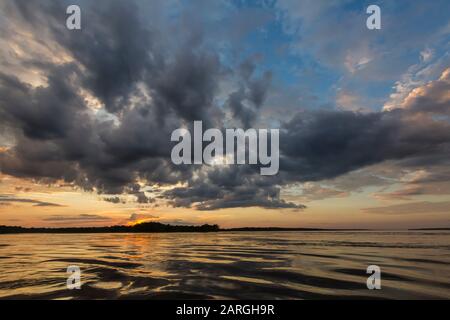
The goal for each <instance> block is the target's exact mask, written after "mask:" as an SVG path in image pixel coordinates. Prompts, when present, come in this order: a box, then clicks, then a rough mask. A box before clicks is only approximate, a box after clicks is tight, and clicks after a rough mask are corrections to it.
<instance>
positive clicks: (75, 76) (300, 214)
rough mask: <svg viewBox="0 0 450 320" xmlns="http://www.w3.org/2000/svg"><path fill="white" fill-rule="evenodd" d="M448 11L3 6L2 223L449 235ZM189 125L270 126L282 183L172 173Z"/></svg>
mask: <svg viewBox="0 0 450 320" xmlns="http://www.w3.org/2000/svg"><path fill="white" fill-rule="evenodd" d="M70 4H76V5H78V6H79V7H80V9H81V30H69V29H68V28H67V27H66V19H67V17H68V15H67V14H66V8H67V6H69V5H70ZM372 4H375V5H378V6H379V7H380V9H381V29H379V30H376V29H375V30H369V29H368V28H367V27H366V20H367V18H368V17H369V14H367V13H366V9H367V7H368V6H369V5H372ZM448 12H450V2H449V1H447V0H442V1H440V0H436V1H426V0H408V1H406V0H398V1H352V0H340V1H333V0H330V1H316V0H314V1H313V0H259V1H257V0H254V1H243V0H240V1H238V0H217V1H207V0H198V1H197V0H194V1H181V0H149V1H143V0H135V1H119V0H108V1H102V0H100V1H95V2H93V1H83V0H80V1H75V0H71V1H63V0H60V1H57V0H54V1H51V0H39V1H25V0H14V1H13V0H0V28H1V30H2V32H1V33H0V66H1V67H0V225H20V226H46V227H60V226H105V225H116V224H135V223H139V222H143V221H157V222H162V223H171V224H189V225H190V224H204V223H216V224H219V225H220V226H221V227H242V226H280V227H318V228H383V229H398V228H419V227H450V198H449V195H450V167H449V164H450V157H449V156H450V122H449V120H450V118H449V116H450V56H449V48H450V19H449V18H448ZM196 120H201V121H203V125H204V127H205V128H219V129H221V130H225V129H226V128H244V129H248V128H258V129H264V128H267V129H279V130H280V169H279V172H278V174H277V175H274V176H262V175H260V174H259V168H258V167H257V166H255V165H248V164H247V165H213V166H209V165H206V164H204V165H175V164H173V163H172V161H171V158H170V154H171V149H172V147H173V142H171V141H170V137H171V133H172V131H173V130H175V129H176V128H181V127H183V128H192V125H193V122H194V121H196Z"/></svg>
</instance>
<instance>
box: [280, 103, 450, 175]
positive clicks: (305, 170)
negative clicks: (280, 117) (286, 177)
mask: <svg viewBox="0 0 450 320" xmlns="http://www.w3.org/2000/svg"><path fill="white" fill-rule="evenodd" d="M449 133H450V125H449V123H448V122H446V121H433V120H431V119H429V118H427V117H420V118H417V117H416V116H414V114H411V113H410V111H408V110H394V111H391V112H376V113H355V112H349V111H321V112H312V113H301V114H298V115H297V116H295V117H294V118H293V119H292V120H291V121H289V122H288V123H287V124H286V125H285V127H284V130H283V134H282V135H281V138H280V143H281V152H282V154H283V156H282V158H281V160H280V168H281V169H282V170H283V171H285V172H288V173H289V174H290V175H292V174H294V175H295V177H296V178H297V179H300V180H302V181H316V180H322V179H328V178H333V177H336V176H339V175H342V174H344V173H347V172H349V171H352V170H355V169H359V168H362V167H364V166H367V165H371V164H375V163H380V162H382V161H385V160H399V161H402V160H405V159H406V160H408V159H419V158H421V157H430V158H434V159H436V158H440V157H441V156H442V154H443V153H448V147H449V144H450V136H449ZM430 161H431V159H430Z"/></svg>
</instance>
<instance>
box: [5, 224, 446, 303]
mask: <svg viewBox="0 0 450 320" xmlns="http://www.w3.org/2000/svg"><path fill="white" fill-rule="evenodd" d="M69 265H76V266H79V267H80V270H81V283H82V287H81V289H80V290H68V289H67V287H66V280H67V277H68V274H67V273H66V271H67V267H68V266H69ZM369 265H378V266H379V267H380V268H381V290H368V289H367V287H366V280H367V277H368V276H369V275H367V274H366V268H367V266H369ZM0 298H12V299H23V298H34V299H74V298H75V299H178V298H187V299H191V298H192V299H323V298H331V299H335V298H339V299H341V298H344V299H348V298H357V299H361V298H364V299H366V298H370V299H374V298H383V299H439V298H441V299H442V298H445V299H449V298H450V232H444V231H440V232H438V231H435V232H428V231H427V232H420V231H411V232H218V233H208V234H201V233H174V234H18V235H0Z"/></svg>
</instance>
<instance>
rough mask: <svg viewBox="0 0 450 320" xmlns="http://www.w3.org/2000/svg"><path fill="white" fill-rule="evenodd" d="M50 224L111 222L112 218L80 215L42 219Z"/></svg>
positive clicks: (53, 216)
mask: <svg viewBox="0 0 450 320" xmlns="http://www.w3.org/2000/svg"><path fill="white" fill-rule="evenodd" d="M42 220H43V221H50V222H94V221H109V220H111V218H109V217H104V216H100V215H96V214H79V215H52V216H48V217H46V218H43V219H42Z"/></svg>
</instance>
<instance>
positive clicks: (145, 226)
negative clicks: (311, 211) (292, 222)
mask: <svg viewBox="0 0 450 320" xmlns="http://www.w3.org/2000/svg"><path fill="white" fill-rule="evenodd" d="M376 230H377V229H351V228H350V229H349V228H346V229H336V228H334V229H322V228H283V227H242V228H225V229H222V228H220V227H219V226H218V225H217V224H213V225H210V224H204V225H200V226H183V225H170V224H163V223H159V222H145V223H140V224H137V225H134V226H110V227H66V228H25V227H19V226H0V234H30V233H51V234H63V233H68V234H70V233H72V234H74V233H75V234H79V233H177V232H199V233H205V232H233V231H247V232H263V231H266V232H267V231H280V232H281V231H306V232H308V231H310V232H312V231H376ZM447 230H450V228H417V229H405V230H404V231H447Z"/></svg>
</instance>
